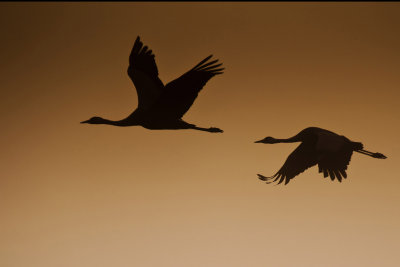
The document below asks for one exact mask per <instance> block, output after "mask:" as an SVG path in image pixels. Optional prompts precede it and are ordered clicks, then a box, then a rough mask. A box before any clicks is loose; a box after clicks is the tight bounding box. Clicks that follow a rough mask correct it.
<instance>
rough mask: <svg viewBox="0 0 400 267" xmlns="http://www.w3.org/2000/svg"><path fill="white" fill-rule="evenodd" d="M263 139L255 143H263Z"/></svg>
mask: <svg viewBox="0 0 400 267" xmlns="http://www.w3.org/2000/svg"><path fill="white" fill-rule="evenodd" d="M262 141H263V140H262V139H261V140H258V141H255V142H254V143H262Z"/></svg>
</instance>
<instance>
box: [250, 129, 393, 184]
mask: <svg viewBox="0 0 400 267" xmlns="http://www.w3.org/2000/svg"><path fill="white" fill-rule="evenodd" d="M293 142H301V144H300V145H299V146H298V147H297V148H296V149H295V150H294V151H293V152H292V153H291V154H290V155H289V156H288V158H287V159H286V162H285V163H284V164H283V166H282V167H281V168H280V170H279V171H278V172H277V173H276V174H274V175H273V176H271V177H266V176H263V175H261V174H257V175H258V178H259V179H260V180H262V181H266V183H267V184H269V183H273V182H276V181H278V184H280V183H282V182H283V181H285V184H287V183H289V181H290V180H291V179H293V178H294V177H295V176H297V175H299V174H300V173H302V172H304V171H305V170H306V169H308V168H310V167H312V166H314V165H317V164H318V169H319V172H320V173H321V172H322V173H323V174H324V178H326V177H328V176H330V178H331V180H332V181H333V180H335V178H336V179H337V180H338V181H339V182H341V181H342V178H347V174H346V170H347V166H348V165H349V163H350V159H351V156H352V154H353V151H355V152H358V153H361V154H364V155H367V156H370V157H374V158H378V159H385V158H386V156H385V155H383V154H381V153H373V152H370V151H367V150H364V149H363V148H364V146H363V144H362V143H360V142H353V141H350V140H349V139H348V138H346V137H345V136H343V135H338V134H336V133H333V132H331V131H328V130H325V129H321V128H318V127H309V128H306V129H304V130H302V131H301V132H299V133H298V134H297V135H295V136H293V137H291V138H287V139H277V138H273V137H271V136H268V137H265V138H264V139H262V140H259V141H256V142H255V143H264V144H275V143H293Z"/></svg>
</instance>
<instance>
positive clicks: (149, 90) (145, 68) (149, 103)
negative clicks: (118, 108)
mask: <svg viewBox="0 0 400 267" xmlns="http://www.w3.org/2000/svg"><path fill="white" fill-rule="evenodd" d="M128 75H129V77H130V78H131V80H132V82H133V84H134V85H135V87H136V92H137V95H138V102H139V103H138V109H143V110H148V109H150V108H152V107H153V105H154V104H155V102H156V101H157V100H158V98H159V97H160V95H161V94H162V92H163V91H164V84H163V83H162V81H161V80H160V79H159V78H158V70H157V65H156V62H155V60H154V54H153V53H152V51H151V50H149V48H148V47H147V46H143V43H142V42H141V41H140V37H139V36H138V37H137V38H136V41H135V43H134V45H133V48H132V51H131V54H130V56H129V67H128Z"/></svg>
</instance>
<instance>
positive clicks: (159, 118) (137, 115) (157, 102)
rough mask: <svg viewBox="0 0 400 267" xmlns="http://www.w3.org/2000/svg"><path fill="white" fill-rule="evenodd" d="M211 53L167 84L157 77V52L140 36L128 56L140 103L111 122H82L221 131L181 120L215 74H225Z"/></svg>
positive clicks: (131, 75)
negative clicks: (144, 43) (144, 44)
mask: <svg viewBox="0 0 400 267" xmlns="http://www.w3.org/2000/svg"><path fill="white" fill-rule="evenodd" d="M211 57H212V55H210V56H208V57H206V58H205V59H203V60H202V61H201V62H200V63H198V64H197V65H196V66H194V67H193V68H192V69H190V70H189V71H187V72H186V73H184V74H183V75H182V76H180V77H179V78H177V79H175V80H173V81H171V82H169V83H168V84H166V85H164V84H163V83H162V81H161V80H160V78H159V77H158V69H157V65H156V62H155V60H154V54H153V52H152V50H150V49H149V48H148V47H147V46H143V43H142V42H141V41H140V37H139V36H138V37H137V38H136V40H135V43H134V45H133V48H132V51H131V54H130V56H129V66H128V75H129V77H130V78H131V80H132V82H133V84H134V85H135V87H136V92H137V95H138V106H137V108H136V110H134V111H133V113H132V114H130V115H129V116H128V117H126V118H124V119H122V120H118V121H112V120H108V119H103V118H101V117H92V118H90V119H89V120H86V121H82V122H81V123H89V124H109V125H114V126H137V125H140V126H142V127H144V128H146V129H151V130H166V129H175V130H177V129H194V130H200V131H206V132H212V133H218V132H219V133H222V132H223V131H222V130H221V129H219V128H216V127H210V128H203V127H198V126H196V125H194V124H191V123H187V122H185V121H184V120H182V116H183V115H184V114H185V113H186V112H187V111H188V110H189V108H190V107H191V106H192V104H193V102H194V101H195V99H196V97H197V95H198V93H199V92H200V91H201V89H202V88H203V87H204V85H205V84H206V83H207V82H208V80H210V79H211V78H212V77H214V76H215V75H218V74H222V73H223V72H222V71H223V70H224V68H221V65H222V64H217V62H218V60H212V61H209V60H210V59H211Z"/></svg>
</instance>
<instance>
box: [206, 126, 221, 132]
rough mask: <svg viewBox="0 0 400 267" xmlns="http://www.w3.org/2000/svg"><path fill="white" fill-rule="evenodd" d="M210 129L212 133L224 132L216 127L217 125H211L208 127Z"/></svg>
mask: <svg viewBox="0 0 400 267" xmlns="http://www.w3.org/2000/svg"><path fill="white" fill-rule="evenodd" d="M208 131H209V132H211V133H223V132H224V131H223V130H221V129H220V128H216V127H210V128H208Z"/></svg>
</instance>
